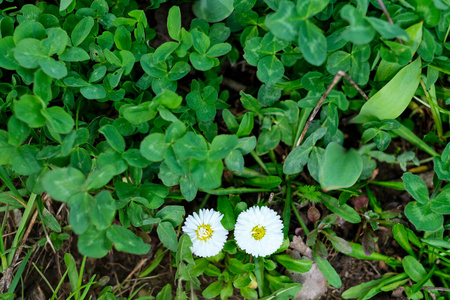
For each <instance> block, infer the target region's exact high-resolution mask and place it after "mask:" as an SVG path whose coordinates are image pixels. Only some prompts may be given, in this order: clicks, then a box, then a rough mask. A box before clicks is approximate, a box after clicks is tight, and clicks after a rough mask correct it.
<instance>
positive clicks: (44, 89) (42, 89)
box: [33, 70, 53, 105]
mask: <svg viewBox="0 0 450 300" xmlns="http://www.w3.org/2000/svg"><path fill="white" fill-rule="evenodd" d="M52 82H53V81H52V78H51V77H50V76H48V75H47V74H45V73H44V72H43V71H42V70H38V71H36V72H35V73H34V84H33V93H34V94H35V95H36V96H38V97H40V98H41V99H42V100H43V101H44V102H45V104H46V105H48V103H49V102H50V100H52Z"/></svg>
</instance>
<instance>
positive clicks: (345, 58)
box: [327, 51, 351, 74]
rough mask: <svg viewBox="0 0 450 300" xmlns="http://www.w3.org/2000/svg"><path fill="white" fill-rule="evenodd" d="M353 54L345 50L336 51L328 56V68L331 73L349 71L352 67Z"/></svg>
mask: <svg viewBox="0 0 450 300" xmlns="http://www.w3.org/2000/svg"><path fill="white" fill-rule="evenodd" d="M350 64H351V55H350V54H349V53H347V52H344V51H336V52H334V53H333V54H331V55H330V57H328V60H327V70H328V72H330V74H336V73H337V72H338V71H344V72H347V71H348V70H349V69H350Z"/></svg>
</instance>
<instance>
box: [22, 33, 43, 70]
mask: <svg viewBox="0 0 450 300" xmlns="http://www.w3.org/2000/svg"><path fill="white" fill-rule="evenodd" d="M14 57H15V58H16V59H17V61H18V62H19V64H20V65H21V66H22V67H24V68H27V69H34V68H37V67H39V61H40V60H41V58H45V57H47V56H46V55H45V53H44V50H43V49H42V46H41V41H39V40H37V39H32V38H27V39H23V40H21V41H20V42H19V43H18V44H17V46H16V48H15V49H14Z"/></svg>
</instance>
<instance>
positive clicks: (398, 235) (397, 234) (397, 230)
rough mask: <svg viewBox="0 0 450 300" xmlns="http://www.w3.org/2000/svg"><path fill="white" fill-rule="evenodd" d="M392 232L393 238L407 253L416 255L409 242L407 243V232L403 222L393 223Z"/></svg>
mask: <svg viewBox="0 0 450 300" xmlns="http://www.w3.org/2000/svg"><path fill="white" fill-rule="evenodd" d="M392 234H393V235H394V239H395V240H396V241H397V243H398V244H399V245H400V246H401V247H402V248H403V249H405V250H406V252H408V254H409V255H412V256H416V255H415V253H414V250H413V248H412V247H411V244H410V243H409V240H408V232H407V231H406V229H405V226H404V225H403V224H395V225H394V227H392Z"/></svg>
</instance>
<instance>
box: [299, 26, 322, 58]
mask: <svg viewBox="0 0 450 300" xmlns="http://www.w3.org/2000/svg"><path fill="white" fill-rule="evenodd" d="M298 43H299V45H300V50H301V51H302V54H303V56H304V57H305V59H306V61H307V62H309V63H310V64H312V65H314V66H320V65H321V64H323V63H324V62H325V59H326V58H327V40H326V38H325V36H324V35H323V33H322V31H321V30H320V29H319V28H318V27H317V26H316V25H314V24H313V23H312V22H310V21H305V22H301V23H300V27H299V38H298Z"/></svg>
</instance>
